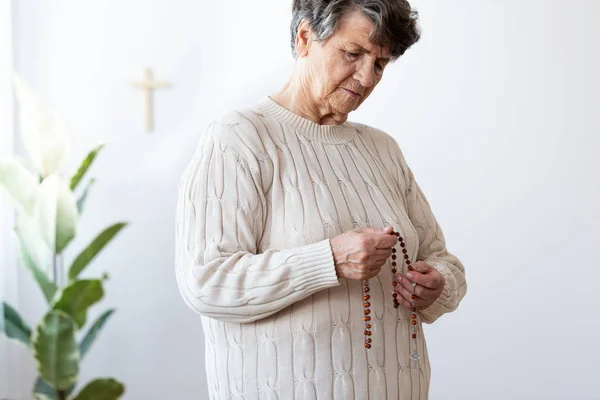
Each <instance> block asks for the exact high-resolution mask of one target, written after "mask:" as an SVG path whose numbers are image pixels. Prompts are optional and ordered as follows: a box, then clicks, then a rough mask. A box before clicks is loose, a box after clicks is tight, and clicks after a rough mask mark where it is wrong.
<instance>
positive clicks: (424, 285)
mask: <svg viewBox="0 0 600 400" xmlns="http://www.w3.org/2000/svg"><path fill="white" fill-rule="evenodd" d="M413 267H414V269H415V270H414V271H409V272H408V273H407V274H406V275H405V276H403V275H401V274H398V277H397V278H396V281H397V282H398V285H396V286H395V290H396V292H397V293H399V294H400V296H401V297H398V301H399V302H400V304H402V306H404V307H405V308H407V309H409V310H410V309H412V307H415V308H416V309H417V310H424V309H426V308H427V307H429V306H430V305H432V304H433V302H434V301H436V300H437V298H438V297H440V294H442V290H444V284H445V283H446V280H445V279H444V276H443V275H442V274H441V273H440V272H439V271H438V270H437V269H435V268H434V267H432V266H431V265H429V264H427V263H425V262H423V261H417V262H416V263H414V264H413ZM413 282H414V283H415V284H416V285H415V286H413V285H412V284H413Z"/></svg>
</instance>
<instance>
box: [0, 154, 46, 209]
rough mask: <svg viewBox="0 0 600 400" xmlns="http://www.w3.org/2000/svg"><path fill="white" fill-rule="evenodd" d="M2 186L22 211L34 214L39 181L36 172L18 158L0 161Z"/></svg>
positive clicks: (0, 184)
mask: <svg viewBox="0 0 600 400" xmlns="http://www.w3.org/2000/svg"><path fill="white" fill-rule="evenodd" d="M0 186H2V187H4V188H5V189H6V191H7V192H8V194H9V195H10V197H11V199H12V201H13V202H14V204H15V205H16V207H17V209H18V210H19V211H20V212H23V213H26V214H29V215H32V214H33V208H34V205H35V201H36V198H37V193H38V190H39V186H40V185H39V183H38V181H37V178H36V176H35V174H33V173H31V172H30V171H29V170H27V169H26V168H25V167H24V166H23V165H22V164H21V163H20V162H19V161H17V160H16V159H9V160H2V161H0Z"/></svg>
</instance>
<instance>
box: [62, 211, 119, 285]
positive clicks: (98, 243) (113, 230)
mask: <svg viewBox="0 0 600 400" xmlns="http://www.w3.org/2000/svg"><path fill="white" fill-rule="evenodd" d="M126 225H127V223H126V222H119V223H116V224H114V225H112V226H109V227H108V228H106V229H105V230H104V231H102V232H101V233H100V234H99V235H98V236H96V238H95V239H94V240H93V241H92V243H90V245H89V246H88V247H87V248H86V249H85V250H83V251H82V252H81V253H80V254H79V255H78V256H77V258H76V259H75V261H73V264H72V265H71V268H69V280H73V279H75V278H77V276H78V275H79V273H81V271H83V269H84V268H85V267H86V266H87V265H88V264H89V263H90V261H92V260H93V259H94V257H96V255H97V254H98V253H99V252H100V251H101V250H102V249H103V248H104V246H106V244H107V243H108V242H109V241H110V240H112V238H113V237H114V236H115V235H116V234H117V233H119V231H120V230H121V229H123V227H125V226H126Z"/></svg>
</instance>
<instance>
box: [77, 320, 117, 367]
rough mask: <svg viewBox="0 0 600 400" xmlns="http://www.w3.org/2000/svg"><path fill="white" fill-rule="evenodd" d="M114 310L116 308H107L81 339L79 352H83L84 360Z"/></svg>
mask: <svg viewBox="0 0 600 400" xmlns="http://www.w3.org/2000/svg"><path fill="white" fill-rule="evenodd" d="M114 312H115V309H114V308H111V309H109V310H106V311H105V312H104V313H103V314H102V315H100V317H98V319H97V320H96V322H94V324H93V325H92V326H91V327H90V329H89V330H88V332H87V333H86V334H85V336H84V337H83V340H82V341H81V343H79V353H80V354H81V359H82V360H83V358H84V357H85V355H86V354H87V352H88V350H89V349H90V347H91V346H92V344H93V343H94V340H96V337H97V336H98V334H99V333H100V330H102V327H103V326H104V324H105V323H106V321H108V319H109V318H110V316H111V315H112V314H113V313H114Z"/></svg>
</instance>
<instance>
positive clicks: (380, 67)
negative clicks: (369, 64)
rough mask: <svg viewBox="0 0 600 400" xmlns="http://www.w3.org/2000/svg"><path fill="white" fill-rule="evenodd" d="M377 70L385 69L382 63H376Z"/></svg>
mask: <svg viewBox="0 0 600 400" xmlns="http://www.w3.org/2000/svg"><path fill="white" fill-rule="evenodd" d="M375 70H376V71H383V66H381V64H375Z"/></svg>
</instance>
